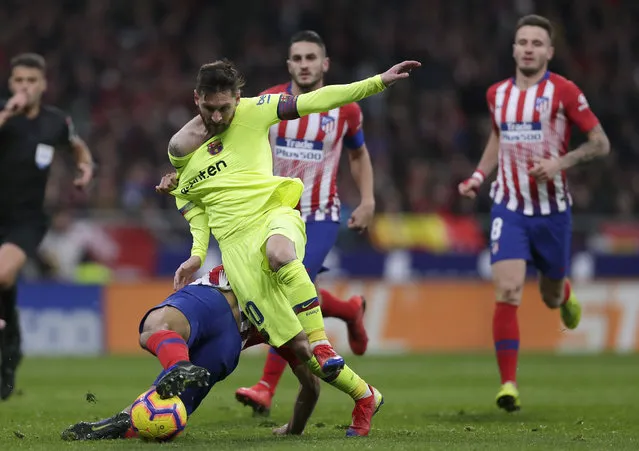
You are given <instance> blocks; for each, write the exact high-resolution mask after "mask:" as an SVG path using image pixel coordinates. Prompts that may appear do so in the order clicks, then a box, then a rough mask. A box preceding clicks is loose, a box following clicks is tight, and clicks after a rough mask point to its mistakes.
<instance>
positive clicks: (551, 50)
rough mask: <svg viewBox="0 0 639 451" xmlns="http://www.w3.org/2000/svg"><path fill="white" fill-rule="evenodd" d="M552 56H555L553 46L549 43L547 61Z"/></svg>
mask: <svg viewBox="0 0 639 451" xmlns="http://www.w3.org/2000/svg"><path fill="white" fill-rule="evenodd" d="M553 56H555V47H554V46H552V45H551V46H550V47H549V48H548V61H550V60H551V59H552V57H553Z"/></svg>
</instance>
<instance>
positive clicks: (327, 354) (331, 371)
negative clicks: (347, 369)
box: [313, 345, 344, 378]
mask: <svg viewBox="0 0 639 451" xmlns="http://www.w3.org/2000/svg"><path fill="white" fill-rule="evenodd" d="M313 355H314V356H315V358H316V359H317V363H319V366H320V368H321V370H322V373H324V376H325V377H326V378H332V377H335V376H337V374H338V373H339V372H340V371H342V369H343V368H344V359H343V358H342V356H340V355H339V354H337V353H336V352H335V350H334V349H333V347H332V346H331V345H317V346H315V348H314V349H313Z"/></svg>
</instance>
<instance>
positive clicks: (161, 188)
mask: <svg viewBox="0 0 639 451" xmlns="http://www.w3.org/2000/svg"><path fill="white" fill-rule="evenodd" d="M177 185H178V179H177V173H176V172H172V173H170V174H166V175H165V176H164V177H162V180H160V184H159V185H157V186H156V187H155V192H156V193H162V194H169V193H170V192H171V191H173V190H174V189H175V188H176V187H177Z"/></svg>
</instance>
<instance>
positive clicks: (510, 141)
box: [486, 72, 599, 216]
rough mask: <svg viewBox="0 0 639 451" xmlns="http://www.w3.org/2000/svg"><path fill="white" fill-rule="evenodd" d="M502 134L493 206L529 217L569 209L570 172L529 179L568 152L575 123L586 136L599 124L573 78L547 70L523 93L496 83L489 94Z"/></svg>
mask: <svg viewBox="0 0 639 451" xmlns="http://www.w3.org/2000/svg"><path fill="white" fill-rule="evenodd" d="M486 99H487V101H488V107H489V108H490V112H491V114H492V120H493V128H494V130H495V132H496V133H497V135H498V136H499V167H498V171H497V178H496V180H495V181H494V182H493V184H492V187H491V191H490V195H491V197H492V198H493V201H494V203H495V204H502V203H505V205H506V207H507V208H508V209H509V210H511V211H518V212H521V213H523V214H525V215H528V216H533V215H540V214H541V215H548V214H551V213H553V212H561V211H566V210H567V209H568V208H569V206H570V205H571V204H572V199H571V197H570V193H569V192H568V186H567V184H566V174H565V173H564V172H563V171H562V172H561V173H559V174H557V175H556V176H555V178H554V179H553V180H550V181H548V182H542V183H537V181H536V180H535V179H534V178H533V177H530V176H529V175H528V171H529V170H530V168H531V167H532V166H533V163H534V161H535V160H536V159H541V158H553V157H554V158H557V157H560V156H562V155H564V154H565V153H566V152H567V151H568V145H569V142H570V129H571V126H572V125H573V124H575V125H577V127H579V129H580V130H581V131H582V132H584V133H588V132H589V131H590V130H592V129H593V128H594V127H595V126H596V125H597V124H599V120H598V119H597V117H596V116H595V115H594V113H593V112H592V111H591V110H590V107H589V106H588V101H587V100H586V97H585V96H584V94H583V93H582V92H581V90H580V89H579V88H578V87H577V86H576V85H575V84H574V83H573V82H571V81H570V80H568V79H566V78H564V77H562V76H561V75H557V74H555V73H551V72H546V75H545V76H544V78H543V79H542V80H541V81H540V82H539V83H537V84H536V85H535V86H531V87H530V88H528V89H526V90H520V89H519V88H517V86H516V85H515V79H514V78H509V79H507V80H504V81H500V82H499V83H495V84H494V85H492V86H491V87H490V88H489V89H488V92H487V94H486Z"/></svg>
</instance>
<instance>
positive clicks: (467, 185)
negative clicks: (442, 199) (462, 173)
mask: <svg viewBox="0 0 639 451" xmlns="http://www.w3.org/2000/svg"><path fill="white" fill-rule="evenodd" d="M483 182H484V173H483V172H481V171H480V170H476V171H475V172H473V175H471V176H470V177H469V178H467V179H466V180H464V181H463V182H461V183H460V184H459V186H457V189H458V190H459V194H461V195H462V196H464V197H468V198H470V199H474V198H475V197H477V193H478V192H479V187H480V186H481V184H482V183H483Z"/></svg>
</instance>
